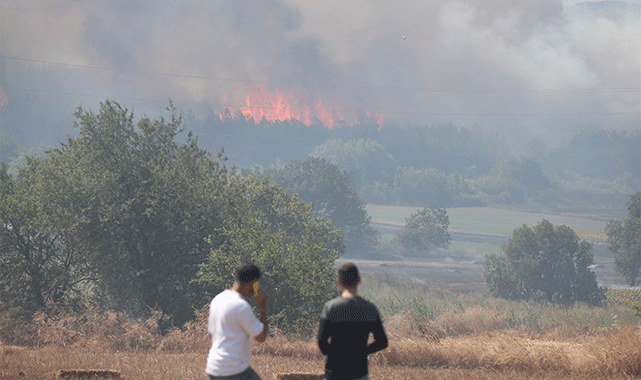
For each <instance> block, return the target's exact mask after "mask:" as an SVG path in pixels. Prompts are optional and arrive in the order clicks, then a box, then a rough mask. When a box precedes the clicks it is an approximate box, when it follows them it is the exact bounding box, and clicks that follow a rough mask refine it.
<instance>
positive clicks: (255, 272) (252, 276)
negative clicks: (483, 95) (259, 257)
mask: <svg viewBox="0 0 641 380" xmlns="http://www.w3.org/2000/svg"><path fill="white" fill-rule="evenodd" d="M234 278H235V279H236V281H238V282H239V283H241V284H247V283H250V282H252V281H254V280H258V279H260V269H258V267H257V266H256V265H254V264H243V265H241V266H239V267H238V268H237V269H236V274H235V276H234Z"/></svg>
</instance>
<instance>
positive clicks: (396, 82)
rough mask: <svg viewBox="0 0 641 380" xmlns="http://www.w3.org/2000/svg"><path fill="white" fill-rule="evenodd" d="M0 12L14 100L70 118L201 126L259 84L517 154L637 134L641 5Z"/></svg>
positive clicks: (101, 5) (76, 3) (54, 6)
mask: <svg viewBox="0 0 641 380" xmlns="http://www.w3.org/2000/svg"><path fill="white" fill-rule="evenodd" d="M0 4H2V8H0V12H1V18H0V22H1V25H0V26H1V28H0V29H1V37H2V40H1V41H0V49H1V55H2V56H4V57H5V58H4V73H2V74H0V75H3V76H4V78H2V77H0V84H2V85H3V87H5V89H4V90H5V93H6V94H7V96H8V97H9V101H10V102H11V101H14V100H15V99H18V100H24V99H27V98H29V99H33V98H38V99H47V101H48V102H49V103H50V104H55V105H57V106H59V107H60V108H62V109H67V108H68V110H69V112H71V111H72V110H73V108H74V107H76V106H78V105H79V104H83V105H85V106H90V107H93V108H95V107H96V105H97V104H98V102H99V101H101V100H103V99H104V98H105V97H111V98H115V99H116V100H118V101H120V102H121V103H123V104H125V105H127V106H130V108H131V107H135V108H136V110H142V111H144V112H147V113H150V114H152V113H154V112H156V111H157V109H158V107H161V106H164V105H166V103H167V99H168V98H172V99H173V100H175V101H176V102H177V105H178V106H179V107H181V108H182V109H193V110H194V111H196V113H197V114H205V113H207V112H209V111H210V110H212V111H214V112H219V111H221V110H222V109H223V108H224V107H225V106H242V105H244V104H245V98H246V95H247V91H248V82H249V81H252V83H254V84H255V83H259V84H261V85H262V86H264V88H265V90H266V91H267V92H268V93H271V92H273V91H275V90H276V89H279V90H280V91H282V92H283V93H285V94H289V95H290V96H291V98H290V100H291V99H297V100H298V102H299V103H298V104H311V105H313V104H316V103H317V102H318V101H319V100H322V102H323V104H325V105H327V106H339V107H341V108H343V109H344V110H346V111H348V112H349V111H358V112H360V111H363V110H368V111H371V112H378V111H382V112H383V113H384V115H385V120H386V124H390V125H391V124H392V123H393V122H394V121H408V120H409V121H412V122H414V123H420V124H424V125H429V126H432V125H435V124H437V123H442V122H449V121H451V122H453V123H454V124H455V125H461V126H466V127H474V128H481V129H483V130H485V131H487V132H488V133H494V132H498V133H500V134H502V135H504V136H505V137H506V138H507V139H508V141H509V142H511V143H513V144H516V145H518V144H525V143H526V142H527V141H529V140H530V139H531V138H532V137H534V136H541V137H542V138H543V140H544V141H545V142H546V143H548V144H549V145H555V144H558V143H560V142H562V141H563V139H565V138H567V137H568V136H569V135H571V134H572V133H575V132H576V131H578V130H579V129H580V128H581V127H582V126H584V125H587V124H593V125H599V126H601V127H602V128H606V129H609V128H614V129H628V130H629V129H633V128H636V129H639V128H641V116H640V113H641V2H639V0H630V1H628V2H622V1H603V2H576V1H572V0H563V1H549V0H486V1H479V0H467V1H457V0H435V1H429V2H428V1H425V0H420V1H411V0H402V1H392V0H350V1H345V0H324V1H309V0H200V1H195V0H184V1H166V0H161V1H159V0H136V1H114V0H92V1H88V0H87V1H81V0H59V1H57V0H19V1H16V0H0ZM250 86H251V85H250ZM0 132H3V131H0ZM4 133H6V131H4Z"/></svg>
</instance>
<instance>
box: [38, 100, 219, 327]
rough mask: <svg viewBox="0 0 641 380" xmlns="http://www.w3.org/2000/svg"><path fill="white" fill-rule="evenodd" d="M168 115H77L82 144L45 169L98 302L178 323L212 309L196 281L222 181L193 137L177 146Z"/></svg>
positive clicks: (108, 108)
mask: <svg viewBox="0 0 641 380" xmlns="http://www.w3.org/2000/svg"><path fill="white" fill-rule="evenodd" d="M169 111H171V119H170V120H169V121H166V120H164V119H160V120H151V119H149V118H147V117H143V118H141V119H140V120H139V121H138V122H137V123H136V122H134V115H133V113H131V112H129V111H128V110H127V109H125V108H123V107H121V106H120V105H119V104H117V103H115V102H112V101H106V102H104V103H102V104H101V106H100V112H99V113H98V114H94V113H93V112H91V111H87V110H84V109H82V108H78V110H77V111H76V114H75V115H76V118H77V120H78V122H77V123H76V124H75V126H76V128H78V129H79V134H78V137H76V138H72V137H69V138H68V140H67V142H66V143H65V144H63V145H62V147H61V148H59V149H56V150H55V151H53V152H52V154H51V156H50V157H48V158H47V159H46V160H44V161H46V164H47V165H48V166H47V167H48V168H49V170H48V171H46V172H43V176H44V177H45V179H44V183H46V184H48V186H49V191H48V192H46V193H47V194H48V199H47V200H46V204H47V207H48V210H49V215H51V217H52V218H54V220H55V222H56V224H58V225H59V226H60V227H61V228H65V229H66V230H67V231H68V232H69V233H73V234H74V236H77V237H78V238H79V239H83V240H84V241H87V242H89V243H90V246H91V247H92V250H91V252H90V253H89V254H88V260H89V261H90V263H91V266H92V267H93V268H94V269H95V271H96V273H97V274H98V275H99V276H100V281H98V282H97V283H96V284H97V291H98V293H97V294H98V295H100V296H101V299H102V300H103V301H104V302H107V303H108V305H110V306H112V307H114V308H116V309H120V310H129V311H130V312H134V313H141V312H144V311H145V310H146V306H151V307H158V308H160V309H161V310H162V311H163V312H165V313H167V314H169V315H171V316H172V317H173V318H174V321H175V322H176V323H181V322H183V321H185V320H186V319H188V318H189V317H190V316H191V313H192V308H193V307H194V306H197V307H200V306H201V305H202V304H203V303H204V302H206V301H205V299H206V298H205V294H204V292H203V290H202V289H201V287H199V285H198V284H197V283H194V282H192V280H193V279H195V278H196V273H197V271H198V265H199V264H201V263H202V262H203V261H204V260H205V258H206V257H207V254H208V252H209V249H210V247H209V245H208V244H207V243H206V242H205V238H206V237H207V236H209V235H211V234H212V232H213V231H214V230H215V228H218V227H219V226H220V225H221V224H222V218H223V216H222V214H221V211H220V209H221V201H222V199H221V198H220V197H218V196H217V195H218V194H220V193H221V192H222V188H223V187H224V186H225V183H226V173H225V169H224V166H222V165H221V163H220V156H219V158H218V160H217V159H214V158H213V157H212V156H211V154H210V153H209V152H207V151H205V150H202V149H200V148H199V147H198V145H197V140H196V138H195V137H193V136H192V135H191V134H187V136H186V139H185V141H184V142H182V143H181V142H179V141H178V138H179V136H180V134H181V133H182V127H181V119H180V117H178V116H176V114H175V110H174V109H173V107H171V106H170V107H169Z"/></svg>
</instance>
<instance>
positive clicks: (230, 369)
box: [205, 264, 268, 380]
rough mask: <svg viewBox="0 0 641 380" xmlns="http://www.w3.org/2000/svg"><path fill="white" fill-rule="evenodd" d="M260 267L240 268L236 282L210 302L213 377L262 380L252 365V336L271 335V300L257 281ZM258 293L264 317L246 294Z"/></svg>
mask: <svg viewBox="0 0 641 380" xmlns="http://www.w3.org/2000/svg"><path fill="white" fill-rule="evenodd" d="M259 279H260V270H259V269H258V267H257V266H256V265H254V264H245V265H241V266H240V267H238V269H236V274H235V280H234V285H233V286H232V287H231V289H227V290H224V291H222V292H221V293H219V294H218V295H217V296H216V297H214V299H213V300H212V301H211V304H210V305H209V326H208V328H207V330H208V331H209V335H210V336H211V349H210V350H209V355H208V356H207V368H206V369H205V372H206V373H207V375H209V379H210V380H261V378H260V376H258V374H257V373H256V372H255V371H254V370H253V369H252V368H251V367H250V366H249V358H250V355H251V338H254V339H255V340H256V341H258V342H260V343H262V342H264V341H265V339H267V331H268V326H267V309H266V305H267V300H266V298H265V293H264V292H263V290H262V289H260V288H258V286H256V287H254V284H256V285H257V283H258V280H259ZM252 295H254V296H255V300H256V305H258V308H259V309H260V320H258V318H256V316H255V315H254V313H253V312H252V309H251V306H250V305H249V303H248V302H247V300H245V298H248V297H251V296H252Z"/></svg>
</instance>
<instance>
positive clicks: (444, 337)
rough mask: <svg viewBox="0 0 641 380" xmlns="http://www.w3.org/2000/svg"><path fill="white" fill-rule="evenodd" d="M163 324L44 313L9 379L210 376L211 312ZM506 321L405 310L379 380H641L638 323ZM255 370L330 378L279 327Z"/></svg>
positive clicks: (10, 356) (8, 367) (2, 370)
mask: <svg viewBox="0 0 641 380" xmlns="http://www.w3.org/2000/svg"><path fill="white" fill-rule="evenodd" d="M161 318H163V317H162V316H161V315H158V314H155V315H152V317H151V318H149V319H147V320H131V319H128V318H125V317H124V316H122V315H119V314H113V313H98V312H97V311H96V310H90V311H89V312H88V313H87V314H86V315H83V316H81V317H78V316H74V315H70V314H65V313H64V312H62V311H57V312H56V313H50V314H48V315H45V314H42V315H38V316H36V318H35V319H34V321H33V323H31V324H30V325H29V326H22V327H20V328H18V329H17V330H16V331H21V332H22V333H27V332H28V333H30V334H32V336H22V337H20V340H21V341H23V342H30V344H29V345H28V346H27V347H18V346H9V345H0V379H3V380H4V379H24V380H30V379H55V378H56V374H57V373H60V372H59V371H60V370H72V369H85V370H86V369H93V370H110V371H115V372H114V373H119V374H120V375H121V376H122V378H123V379H141V380H142V379H158V380H165V379H167V380H175V379H203V380H204V379H206V376H205V374H204V367H205V361H206V356H207V350H208V348H209V347H208V345H209V342H208V341H207V333H206V331H205V319H206V313H205V312H204V310H203V311H199V312H198V318H197V320H196V321H195V322H193V323H191V324H188V325H186V326H185V327H184V328H183V329H181V330H178V329H176V330H173V331H170V332H169V333H168V334H166V335H164V336H162V335H161V334H160V333H159V330H158V323H159V320H160V319H161ZM501 321H502V319H501V318H500V317H499V316H497V315H496V313H493V312H492V311H490V310H484V309H478V308H471V309H468V310H465V311H464V312H462V313H459V314H451V315H445V314H444V315H442V316H440V317H439V318H438V320H436V321H429V320H422V319H419V318H416V317H413V316H412V314H410V313H400V314H399V315H397V316H395V317H394V318H391V319H390V320H389V321H388V322H387V323H386V329H387V331H388V335H389V337H390V346H389V348H387V349H386V350H384V351H382V352H379V353H377V354H375V355H372V356H371V357H370V374H371V378H372V379H376V380H385V379H390V380H392V379H393V380H398V379H461V378H465V379H488V380H490V379H492V380H493V379H509V380H515V379H556V378H564V379H586V380H590V379H628V378H641V331H639V329H638V327H636V326H633V325H625V326H619V327H616V328H613V329H609V330H605V329H604V330H603V331H602V332H600V333H594V332H593V331H591V333H590V334H585V331H582V330H580V329H579V330H576V329H572V328H569V329H567V330H562V331H559V330H558V329H556V330H553V331H549V332H548V333H547V334H538V335H533V334H528V333H527V332H525V331H510V330H508V329H506V328H505V327H504V326H503V325H502V322H501ZM14 334H16V332H15V331H14ZM13 338H14V339H18V337H16V336H14V337H13ZM6 341H7V340H6V338H5V342H6ZM251 364H252V367H253V368H254V369H255V370H256V372H258V373H259V374H260V375H261V377H262V378H263V379H265V380H268V379H269V380H271V379H276V378H277V376H280V377H281V378H283V379H285V378H287V377H284V376H282V375H283V374H294V373H299V374H300V373H307V374H321V373H322V372H323V366H324V357H323V356H322V355H321V354H320V352H319V350H318V348H317V346H316V342H315V340H314V339H309V340H303V339H288V338H287V337H285V336H284V335H283V334H280V333H279V332H278V330H274V334H273V335H272V337H270V339H268V340H267V342H265V343H263V344H256V345H254V347H253V348H252V361H251ZM69 378H70V379H71V378H74V377H69ZM75 378H81V377H75ZM85 378H86V377H85ZM94 378H96V379H98V378H99V377H96V376H94ZM289 379H292V378H289Z"/></svg>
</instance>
